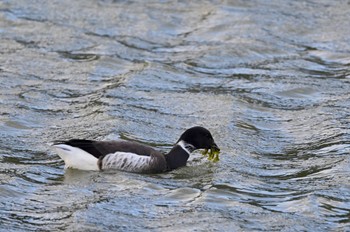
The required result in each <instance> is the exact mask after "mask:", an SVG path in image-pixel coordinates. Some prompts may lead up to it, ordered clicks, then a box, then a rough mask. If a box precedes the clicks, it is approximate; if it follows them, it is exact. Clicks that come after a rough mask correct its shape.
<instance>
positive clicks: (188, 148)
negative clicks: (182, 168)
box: [176, 140, 195, 155]
mask: <svg viewBox="0 0 350 232" xmlns="http://www.w3.org/2000/svg"><path fill="white" fill-rule="evenodd" d="M176 145H179V146H180V147H181V148H182V149H184V150H185V151H186V152H187V153H188V154H189V155H190V154H191V153H192V152H193V151H194V150H195V147H194V146H193V145H192V144H189V143H186V142H185V141H183V140H181V141H179V142H178V143H177V144H176Z"/></svg>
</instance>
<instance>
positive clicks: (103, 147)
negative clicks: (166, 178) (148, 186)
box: [53, 126, 220, 173]
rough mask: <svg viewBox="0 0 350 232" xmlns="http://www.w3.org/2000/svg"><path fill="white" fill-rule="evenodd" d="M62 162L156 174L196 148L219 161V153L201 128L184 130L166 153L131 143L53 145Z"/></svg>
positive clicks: (178, 164)
mask: <svg viewBox="0 0 350 232" xmlns="http://www.w3.org/2000/svg"><path fill="white" fill-rule="evenodd" d="M53 146H54V148H56V151H57V153H58V155H59V156H60V157H61V158H62V159H63V160H64V163H65V168H75V169H81V170H106V169H117V170H122V171H128V172H137V173H159V172H165V171H171V170H173V169H176V168H179V167H182V166H185V165H186V162H187V160H188V158H189V156H190V154H191V152H193V151H194V150H196V149H205V150H204V153H203V154H207V153H208V150H210V152H209V160H213V161H214V162H215V161H218V155H219V152H220V149H219V147H218V146H217V145H216V144H215V142H214V139H213V137H212V135H211V133H210V132H209V131H208V130H207V129H205V128H203V127H200V126H196V127H192V128H190V129H188V130H186V131H185V132H184V133H183V134H182V135H181V136H180V138H179V140H178V141H177V142H176V144H175V145H174V147H173V148H172V149H171V150H170V152H169V153H168V154H163V153H161V152H159V151H156V150H155V149H153V148H152V147H149V146H147V145H144V144H140V143H137V142H131V141H93V140H81V139H72V140H69V141H59V142H55V143H54V144H53Z"/></svg>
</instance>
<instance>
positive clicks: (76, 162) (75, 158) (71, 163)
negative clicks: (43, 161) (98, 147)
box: [53, 144, 99, 170]
mask: <svg viewBox="0 0 350 232" xmlns="http://www.w3.org/2000/svg"><path fill="white" fill-rule="evenodd" d="M53 147H54V148H56V151H57V153H58V155H59V156H60V157H61V159H63V160H64V163H65V168H76V169H80V170H99V168H98V165H97V161H98V159H97V158H96V157H94V156H93V155H91V154H89V153H87V152H86V151H84V150H82V149H80V148H77V147H72V146H69V145H66V144H56V145H53Z"/></svg>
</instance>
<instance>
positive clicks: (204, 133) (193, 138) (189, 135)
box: [179, 126, 220, 150]
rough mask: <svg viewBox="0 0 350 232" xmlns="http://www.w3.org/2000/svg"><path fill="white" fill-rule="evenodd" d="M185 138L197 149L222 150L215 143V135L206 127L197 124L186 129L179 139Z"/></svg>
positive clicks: (184, 139) (185, 140)
mask: <svg viewBox="0 0 350 232" xmlns="http://www.w3.org/2000/svg"><path fill="white" fill-rule="evenodd" d="M180 140H183V141H184V142H186V143H189V144H191V145H193V146H194V147H195V149H211V148H216V149H217V150H220V149H219V148H218V146H217V145H216V144H215V142H214V139H213V136H212V135H211V133H210V131H208V130H207V129H205V128H204V127H200V126H195V127H192V128H190V129H188V130H186V131H185V132H184V133H183V134H182V135H181V137H180V139H179V141H180Z"/></svg>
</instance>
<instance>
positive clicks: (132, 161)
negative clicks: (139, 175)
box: [102, 152, 153, 172]
mask: <svg viewBox="0 0 350 232" xmlns="http://www.w3.org/2000/svg"><path fill="white" fill-rule="evenodd" d="M152 160H153V158H152V157H151V156H143V155H137V154H134V153H130V152H115V153H112V154H108V155H106V156H105V157H104V158H103V160H102V169H103V170H104V169H118V170H123V171H129V172H146V171H147V170H149V169H150V166H151V162H152Z"/></svg>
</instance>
